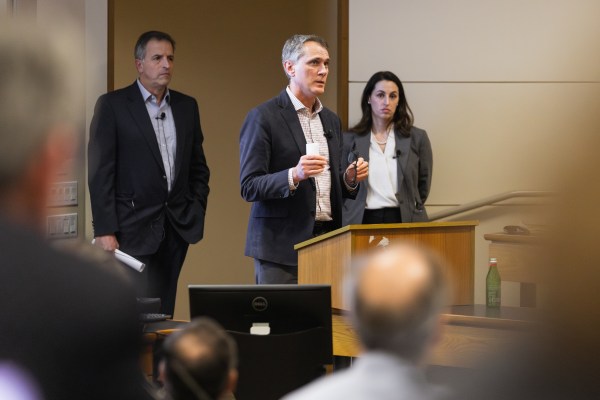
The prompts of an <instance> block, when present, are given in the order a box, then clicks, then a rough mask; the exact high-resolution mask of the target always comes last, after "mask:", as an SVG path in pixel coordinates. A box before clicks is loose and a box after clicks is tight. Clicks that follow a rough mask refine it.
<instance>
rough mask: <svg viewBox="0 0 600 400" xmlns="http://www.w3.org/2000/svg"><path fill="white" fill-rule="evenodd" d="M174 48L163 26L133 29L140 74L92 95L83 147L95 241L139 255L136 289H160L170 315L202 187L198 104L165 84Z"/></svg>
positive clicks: (204, 171)
mask: <svg viewBox="0 0 600 400" xmlns="http://www.w3.org/2000/svg"><path fill="white" fill-rule="evenodd" d="M174 53H175V42H174V41H173V39H172V38H171V37H170V36H169V35H168V34H166V33H163V32H157V31H150V32H146V33H144V34H142V35H141V36H140V38H139V39H138V41H137V43H136V46H135V65H136V68H137V71H138V75H139V77H138V79H137V80H136V81H135V82H134V83H133V84H132V85H131V86H128V87H126V88H124V89H120V90H116V91H114V92H111V93H107V94H105V95H103V96H101V97H100V98H99V99H98V102H97V104H96V109H95V112H94V117H93V119H92V123H91V126H90V141H89V147H88V152H89V188H90V200H91V203H92V214H93V221H94V236H95V239H96V243H97V244H98V245H99V246H101V247H102V248H104V249H105V250H107V251H114V250H115V249H120V250H122V251H124V252H125V253H128V254H130V255H132V256H134V257H136V258H138V259H140V260H141V261H143V262H144V263H145V264H146V271H147V272H144V274H147V276H145V277H140V276H135V277H134V279H137V280H138V281H141V286H142V289H141V295H143V296H145V297H160V298H161V300H162V311H163V312H164V313H166V314H171V315H172V314H173V310H174V308H175V295H176V292H177V280H178V278H179V273H180V271H181V267H182V265H183V262H184V260H185V256H186V253H187V249H188V246H189V244H190V243H196V242H198V241H199V240H200V239H202V236H203V232H204V216H205V212H206V202H207V197H208V191H209V188H208V179H209V170H208V166H207V165H206V159H205V157H204V151H203V149H202V141H203V140H204V138H203V135H202V130H201V128H200V117H199V113H198V104H197V103H196V100H195V99H193V98H192V97H189V96H186V95H184V94H182V93H179V92H176V91H174V90H169V89H168V88H167V86H168V84H169V82H170V81H171V76H172V73H173V61H174ZM142 278H143V280H146V282H144V281H143V280H142Z"/></svg>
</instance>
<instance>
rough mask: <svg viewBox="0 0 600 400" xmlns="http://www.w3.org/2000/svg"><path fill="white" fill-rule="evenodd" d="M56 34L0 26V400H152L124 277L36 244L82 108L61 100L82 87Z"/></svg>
mask: <svg viewBox="0 0 600 400" xmlns="http://www.w3.org/2000/svg"><path fill="white" fill-rule="evenodd" d="M52 36H53V35H51V34H50V33H49V32H48V30H47V29H44V30H43V31H42V30H37V28H36V27H35V26H32V25H29V24H27V23H25V22H23V21H21V23H20V26H19V27H17V26H16V25H15V26H12V25H11V24H10V23H7V21H3V22H2V24H0V52H1V53H2V54H3V55H4V57H2V58H1V59H0V93H2V96H3V98H4V99H5V100H7V101H2V107H0V120H1V121H2V124H0V255H1V256H0V392H1V393H3V395H4V396H5V397H2V395H0V397H2V398H3V399H5V398H6V399H8V398H11V399H13V398H17V397H13V396H11V395H8V394H7V393H15V392H11V390H18V391H19V393H20V394H21V395H23V396H24V397H21V396H19V397H18V398H28V399H34V398H35V399H61V400H80V399H98V400H100V399H123V400H125V399H147V398H150V396H149V394H148V393H149V392H148V391H147V389H146V387H147V383H146V382H145V378H144V377H143V375H142V372H141V369H140V367H139V355H140V350H141V332H140V326H139V323H138V318H137V312H136V301H135V294H134V292H133V288H131V287H130V286H129V285H127V283H126V280H125V279H124V276H123V275H120V274H119V273H120V272H122V270H120V269H119V268H121V267H120V266H119V265H116V264H114V261H113V259H112V258H109V257H107V256H106V255H105V254H104V253H103V252H102V251H100V250H98V249H95V248H93V247H91V246H89V244H86V246H87V250H88V252H92V253H93V252H97V253H100V254H99V255H97V257H100V258H104V259H106V262H107V263H109V264H107V265H104V266H101V265H99V264H96V263H93V262H92V261H90V260H89V259H87V258H86V259H84V258H83V256H76V255H74V254H67V253H65V252H62V251H59V250H57V249H56V248H53V247H51V246H50V245H49V244H48V243H47V242H45V241H44V240H43V239H42V237H43V233H44V228H43V227H45V225H46V223H47V222H46V215H47V213H48V209H47V207H46V205H47V202H48V200H49V198H48V193H49V192H50V188H51V184H52V182H53V180H54V179H56V177H57V176H59V173H62V172H63V171H64V166H63V165H62V164H63V163H64V162H65V161H66V160H69V159H70V158H72V157H73V156H74V155H73V153H74V149H75V145H74V143H75V142H76V136H75V128H74V125H73V124H72V123H73V122H74V121H75V119H76V118H77V116H76V115H75V113H74V111H73V110H79V108H78V107H73V102H74V101H76V100H73V99H76V98H77V97H75V96H76V95H77V94H78V93H72V92H71V91H69V90H67V88H68V86H69V85H67V80H69V81H72V82H76V81H77V79H76V73H75V71H76V69H75V68H69V66H70V64H69V63H67V62H66V60H68V59H70V58H72V49H73V47H72V46H71V45H70V43H68V42H65V40H64V38H61V40H58V39H51V38H52ZM58 54H64V55H65V57H62V58H61V57H60V56H59V55H58ZM67 54H68V55H69V58H67V57H66V55H67ZM72 70H73V71H72ZM7 377H10V379H6V378H7ZM3 378H4V379H3ZM21 384H24V385H21ZM7 386H8V388H7ZM24 393H27V395H24ZM15 396H16V395H15Z"/></svg>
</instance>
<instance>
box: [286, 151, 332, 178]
mask: <svg viewBox="0 0 600 400" xmlns="http://www.w3.org/2000/svg"><path fill="white" fill-rule="evenodd" d="M326 166H327V159H326V158H325V157H323V156H319V155H304V156H302V157H300V160H299V161H298V165H296V167H295V168H294V170H293V171H292V178H293V179H294V183H298V182H300V181H303V180H306V179H308V178H310V177H311V176H315V175H319V174H320V173H321V172H323V171H324V170H325V167H326Z"/></svg>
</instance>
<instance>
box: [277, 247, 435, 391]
mask: <svg viewBox="0 0 600 400" xmlns="http://www.w3.org/2000/svg"><path fill="white" fill-rule="evenodd" d="M361 263H362V266H361V268H360V269H359V270H358V272H357V274H356V275H355V277H354V279H355V281H354V283H353V284H352V289H351V290H352V294H351V306H350V310H351V313H352V314H351V315H352V324H353V326H354V328H355V330H356V334H357V336H358V338H359V340H360V343H361V345H362V346H363V348H364V353H362V354H361V355H359V357H358V358H357V360H356V361H355V362H354V364H353V365H352V366H351V367H350V368H348V369H346V370H342V371H340V372H334V373H333V375H331V376H328V377H324V378H321V379H320V380H318V381H316V382H314V383H311V384H309V385H307V386H305V387H304V388H301V389H299V390H298V391H296V392H293V393H292V394H291V395H289V396H287V397H285V400H303V399H307V400H309V399H310V400H318V399H344V400H352V399H362V400H366V399H378V400H385V399H390V400H391V399H400V398H406V399H430V398H435V397H437V396H438V395H439V394H440V393H441V391H440V390H439V388H437V387H435V386H433V385H430V384H429V383H428V382H426V380H425V376H424V371H423V370H422V368H421V367H422V365H421V364H422V363H423V361H424V359H425V357H426V356H427V354H428V350H430V349H431V347H432V346H433V344H434V343H435V341H436V339H437V336H438V329H439V324H440V312H441V310H442V309H443V307H444V305H445V304H446V302H447V289H446V281H445V277H444V274H443V272H442V271H443V270H442V266H441V265H440V260H439V259H438V258H437V257H436V256H434V255H433V254H432V253H430V252H429V251H428V250H426V249H423V248H421V247H418V246H416V245H414V244H400V245H393V246H391V247H388V248H385V249H383V250H380V251H378V252H375V253H373V254H371V255H370V256H367V258H366V259H364V260H362V261H361ZM359 266H360V265H359Z"/></svg>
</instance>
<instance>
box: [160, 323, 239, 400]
mask: <svg viewBox="0 0 600 400" xmlns="http://www.w3.org/2000/svg"><path fill="white" fill-rule="evenodd" d="M184 337H185V338H191V339H193V343H194V346H198V347H201V348H203V349H206V351H203V352H202V353H201V355H200V356H199V357H196V358H191V357H190V356H189V355H188V354H186V353H185V352H184V351H185V349H183V348H180V347H179V346H178V343H180V340H181V339H182V338H184ZM163 350H164V355H165V367H166V368H165V370H166V382H165V384H166V387H167V390H168V391H169V392H170V394H171V396H172V397H173V398H176V399H178V400H187V399H190V400H191V399H194V400H198V399H217V398H218V397H219V396H220V395H221V394H222V393H223V391H224V390H225V388H226V385H227V380H228V377H229V372H230V371H231V370H232V369H235V368H237V347H236V344H235V342H234V341H233V339H232V338H231V336H229V334H228V333H227V332H225V330H224V329H223V327H222V326H221V325H219V324H218V323H217V322H215V321H213V320H212V319H210V318H206V317H200V318H195V319H194V320H192V322H190V323H189V324H188V325H186V326H185V328H183V329H182V330H181V331H179V332H176V333H174V334H172V335H170V336H169V337H168V338H167V339H166V340H165V343H164V346H163Z"/></svg>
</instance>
